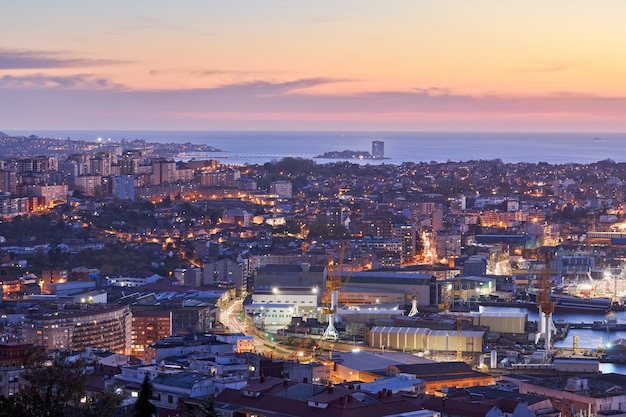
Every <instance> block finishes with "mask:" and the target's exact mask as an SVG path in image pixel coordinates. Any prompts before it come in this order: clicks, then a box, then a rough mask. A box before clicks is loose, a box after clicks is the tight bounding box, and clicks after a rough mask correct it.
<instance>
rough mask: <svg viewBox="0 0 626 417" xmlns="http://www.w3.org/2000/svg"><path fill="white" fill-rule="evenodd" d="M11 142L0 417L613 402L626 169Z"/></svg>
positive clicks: (623, 391) (620, 388) (621, 325)
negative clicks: (235, 160)
mask: <svg viewBox="0 0 626 417" xmlns="http://www.w3.org/2000/svg"><path fill="white" fill-rule="evenodd" d="M0 148H1V149H2V154H3V155H5V157H4V160H3V161H1V162H0V166H1V167H2V168H1V169H0V192H2V195H1V196H0V214H1V216H2V222H1V223H0V256H1V257H2V266H1V269H0V285H1V287H0V288H1V289H2V302H1V304H0V313H1V314H0V331H1V336H0V340H1V341H0V395H1V397H0V410H1V411H0V415H2V416H3V415H7V416H8V415H11V416H16V415H25V416H26V415H28V416H30V415H59V416H62V415H74V414H76V415H120V413H122V414H121V415H123V413H125V412H130V411H131V410H133V412H136V410H137V409H138V407H139V406H138V405H137V404H143V405H144V406H145V407H148V409H151V408H150V407H154V409H152V410H153V412H154V413H158V415H159V416H175V415H221V416H249V415H292V416H300V415H302V416H304V415H309V414H315V412H316V411H319V412H322V413H323V415H338V416H339V415H346V416H348V415H356V414H357V413H358V414H359V415H372V416H383V415H400V414H401V415H406V416H409V415H411V416H417V415H419V416H424V417H425V416H443V415H446V416H453V415H454V416H468V417H472V416H477V415H481V416H482V415H485V416H487V415H489V416H505V415H512V414H516V415H518V416H528V417H530V416H540V415H551V416H559V415H560V416H581V417H583V416H587V417H590V416H592V415H600V414H607V415H608V414H611V415H613V414H615V413H616V412H617V411H619V410H623V409H624V407H625V406H626V388H625V387H626V376H623V375H621V374H618V373H611V372H601V371H600V370H601V367H600V365H601V363H613V364H615V363H621V362H624V360H626V341H625V339H622V338H620V337H619V336H620V332H621V331H623V330H626V322H625V321H622V319H621V318H619V317H621V316H619V314H620V312H621V311H623V310H624V309H625V308H626V305H625V302H624V301H625V300H626V298H625V297H626V285H625V283H626V269H624V268H625V267H624V257H625V251H626V232H624V229H625V228H626V223H625V222H624V221H625V218H624V208H623V204H624V200H625V198H626V196H625V191H626V183H625V181H626V164H625V163H617V162H614V161H612V160H604V161H598V162H597V163H593V164H575V163H570V164H563V165H553V164H548V163H536V164H533V163H503V162H502V161H500V160H471V161H447V162H435V161H431V162H407V163H404V164H402V165H390V164H384V163H383V164H378V165H369V164H356V163H354V161H352V159H363V157H364V155H366V158H373V159H384V157H385V154H384V142H383V141H380V140H375V141H373V142H372V152H371V154H370V153H369V152H365V153H363V152H360V153H354V155H351V151H340V152H337V155H335V157H336V158H337V160H336V162H330V163H316V162H315V161H314V160H310V159H302V158H285V159H282V160H279V161H273V162H268V163H264V164H260V165H252V164H248V165H228V164H227V163H225V161H220V160H216V159H212V158H211V152H212V151H215V150H216V148H212V147H210V146H204V145H194V144H185V145H180V144H167V143H150V142H146V141H143V140H133V141H123V142H119V143H118V142H112V141H98V142H88V141H80V140H70V139H67V140H64V139H63V140H61V139H49V138H40V137H37V136H30V137H10V136H9V135H6V134H0ZM329 152H331V153H332V152H335V151H333V150H329ZM190 153H194V154H196V155H203V156H196V157H193V158H190V159H189V158H184V157H182V156H181V155H187V154H190ZM346 157H348V158H347V159H344V158H346ZM534 317H536V319H534ZM557 317H558V318H557ZM568 317H576V318H577V319H576V320H573V319H568ZM579 317H583V320H582V321H581V320H579V319H578V318H579ZM598 332H599V333H600V334H601V335H606V336H607V340H603V343H602V346H598V345H594V344H593V343H592V342H590V340H591V339H589V338H588V337H587V336H586V335H591V334H596V335H597V334H598ZM565 341H568V342H565ZM605 342H607V343H605ZM46 393H48V394H46ZM49 393H54V394H55V395H54V396H50V395H49ZM146 393H148V394H146ZM470 404H471V406H470ZM44 410H48V411H46V412H50V410H54V411H53V413H52V414H44ZM96 410H97V412H98V413H100V414H90V413H96ZM3 413H4V414H3ZM55 413H56V414H55ZM81 413H82V414H81ZM116 413H117V414H116ZM185 413H187V414H185Z"/></svg>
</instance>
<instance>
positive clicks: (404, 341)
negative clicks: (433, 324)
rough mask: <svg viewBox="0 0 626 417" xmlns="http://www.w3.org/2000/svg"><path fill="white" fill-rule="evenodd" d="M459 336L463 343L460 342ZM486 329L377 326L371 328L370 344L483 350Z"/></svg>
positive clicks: (390, 347)
mask: <svg viewBox="0 0 626 417" xmlns="http://www.w3.org/2000/svg"><path fill="white" fill-rule="evenodd" d="M459 337H460V338H461V343H459ZM484 337H485V332H484V331H476V330H461V331H460V332H459V331H450V330H431V329H426V328H418V327H387V326H384V327H383V326H376V327H373V328H372V329H371V330H370V334H369V345H370V346H371V347H374V348H380V349H384V348H389V349H396V350H408V351H422V352H423V351H427V350H429V351H438V352H454V351H456V350H457V349H458V348H459V347H461V349H462V351H463V352H482V351H483V341H484Z"/></svg>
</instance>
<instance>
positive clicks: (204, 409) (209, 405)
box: [183, 394, 220, 417]
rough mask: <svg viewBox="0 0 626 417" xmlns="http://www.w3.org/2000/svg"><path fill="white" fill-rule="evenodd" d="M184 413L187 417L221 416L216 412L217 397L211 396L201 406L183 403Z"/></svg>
mask: <svg viewBox="0 0 626 417" xmlns="http://www.w3.org/2000/svg"><path fill="white" fill-rule="evenodd" d="M183 412H184V413H185V414H184V416H185V417H219V416H220V414H219V413H218V412H217V411H216V410H215V395H213V394H212V395H210V396H209V397H208V398H207V399H206V400H205V401H203V402H202V403H201V404H192V403H187V402H185V403H183Z"/></svg>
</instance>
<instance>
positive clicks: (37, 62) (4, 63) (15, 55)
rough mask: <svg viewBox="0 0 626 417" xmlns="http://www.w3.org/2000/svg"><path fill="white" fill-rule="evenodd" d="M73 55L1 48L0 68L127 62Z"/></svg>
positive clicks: (100, 64) (62, 66)
mask: <svg viewBox="0 0 626 417" xmlns="http://www.w3.org/2000/svg"><path fill="white" fill-rule="evenodd" d="M71 55H72V54H71V53H68V52H62V51H36V50H31V49H7V48H0V70H14V69H45V68H78V67H96V66H103V65H118V64H122V63H124V62H125V61H120V60H113V59H89V58H80V57H75V56H71Z"/></svg>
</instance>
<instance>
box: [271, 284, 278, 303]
mask: <svg viewBox="0 0 626 417" xmlns="http://www.w3.org/2000/svg"><path fill="white" fill-rule="evenodd" d="M272 293H274V304H276V303H277V301H276V295H277V294H278V288H277V287H272Z"/></svg>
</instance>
